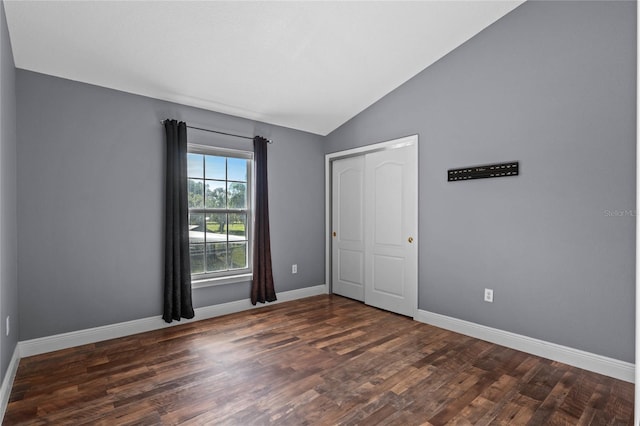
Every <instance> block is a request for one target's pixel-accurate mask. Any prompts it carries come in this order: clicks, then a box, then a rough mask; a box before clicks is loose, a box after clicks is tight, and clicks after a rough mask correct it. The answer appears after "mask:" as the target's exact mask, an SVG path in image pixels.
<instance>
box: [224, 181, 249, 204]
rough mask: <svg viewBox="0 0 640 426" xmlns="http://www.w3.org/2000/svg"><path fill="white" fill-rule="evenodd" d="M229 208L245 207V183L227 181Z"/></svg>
mask: <svg viewBox="0 0 640 426" xmlns="http://www.w3.org/2000/svg"><path fill="white" fill-rule="evenodd" d="M228 186H229V188H228V191H229V208H230V209H244V208H246V207H247V195H246V194H247V184H246V183H238V182H229V183H228Z"/></svg>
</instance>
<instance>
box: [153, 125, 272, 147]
mask: <svg viewBox="0 0 640 426" xmlns="http://www.w3.org/2000/svg"><path fill="white" fill-rule="evenodd" d="M164 122H165V120H160V124H164ZM187 129H194V130H202V131H203V132H210V133H218V134H220V135H226V136H233V137H236V138H242V139H250V140H253V137H251V136H242V135H234V134H233V133H225V132H220V131H218V130H211V129H203V128H202V127H194V126H189V125H187ZM265 139H267V138H265ZM267 143H273V141H272V140H271V139H267Z"/></svg>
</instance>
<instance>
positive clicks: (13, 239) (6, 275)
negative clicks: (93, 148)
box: [0, 3, 18, 381]
mask: <svg viewBox="0 0 640 426" xmlns="http://www.w3.org/2000/svg"><path fill="white" fill-rule="evenodd" d="M16 143H17V140H16V72H15V67H14V65H13V53H12V52H11V45H10V43H9V32H8V30H7V21H6V19H5V14H4V3H0V381H1V380H2V379H4V375H5V373H6V371H7V367H8V365H9V361H11V356H12V355H13V351H14V349H15V347H16V344H17V343H18V259H17V234H16V228H17V223H18V219H17V209H16V199H17V192H16V188H17V187H16V174H17V172H16ZM7 316H10V317H11V325H10V334H9V336H8V337H7V334H6V328H5V319H6V318H7Z"/></svg>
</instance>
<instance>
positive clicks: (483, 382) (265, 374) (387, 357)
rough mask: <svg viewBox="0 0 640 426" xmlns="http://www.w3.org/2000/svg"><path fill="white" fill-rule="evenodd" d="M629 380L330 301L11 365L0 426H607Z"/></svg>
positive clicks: (625, 398)
mask: <svg viewBox="0 0 640 426" xmlns="http://www.w3.org/2000/svg"><path fill="white" fill-rule="evenodd" d="M632 416H633V385H632V384H630V383H626V382H622V381H619V380H615V379H612V378H609V377H605V376H601V375H598V374H595V373H590V372H587V371H584V370H580V369H578V368H574V367H571V366H568V365H565V364H561V363H558V362H553V361H549V360H547V359H543V358H539V357H535V356H532V355H527V354H525V353H522V352H518V351H515V350H512V349H508V348H505V347H501V346H497V345H494V344H491V343H487V342H484V341H482V340H478V339H474V338H471V337H466V336H463V335H460V334H456V333H452V332H449V331H445V330H442V329H439V328H436V327H431V326H429V325H425V324H422V323H419V322H416V321H412V320H411V319H409V318H406V317H402V316H399V315H395V314H392V313H389V312H385V311H381V310H378V309H375V308H371V307H368V306H366V305H363V304H361V303H358V302H355V301H352V300H349V299H345V298H342V297H339V296H317V297H312V298H308V299H302V300H298V301H294V302H287V303H282V304H278V305H273V306H270V307H266V308H262V309H256V310H252V311H248V312H244V313H238V314H233V315H228V316H224V317H219V318H213V319H209V320H204V321H198V322H192V323H188V324H184V325H180V326H177V327H172V328H167V329H163V330H159V331H154V332H149V333H144V334H139V335H135V336H130V337H125V338H120V339H114V340H110V341H106V342H101V343H96V344H91V345H85V346H80V347H77V348H72V349H66V350H62V351H58V352H53V353H49V354H44V355H39V356H34V357H30V358H24V359H22V360H21V361H20V366H19V369H18V373H17V377H16V379H15V383H14V386H13V390H12V392H11V398H10V403H9V406H8V409H7V413H6V416H5V420H4V424H7V425H15V424H29V425H39V424H68V425H79V424H91V425H101V424H103V425H125V424H127V425H128V424H131V425H133V424H135V425H143V424H150V425H156V424H167V425H173V424H192V425H202V424H216V425H218V424H222V425H226V424H234V425H235V424H237V425H254V424H257V425H266V424H282V425H316V424H317V425H333V424H345V425H356V424H363V425H373V424H397V425H411V424H424V425H444V424H451V425H489V424H491V425H493V424H496V425H500V424H503V425H524V424H530V425H574V424H580V425H587V424H592V425H618V424H625V425H626V424H632Z"/></svg>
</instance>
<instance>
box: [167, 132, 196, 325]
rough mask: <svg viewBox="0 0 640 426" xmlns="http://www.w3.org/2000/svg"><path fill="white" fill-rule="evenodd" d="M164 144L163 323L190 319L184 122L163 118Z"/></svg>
mask: <svg viewBox="0 0 640 426" xmlns="http://www.w3.org/2000/svg"><path fill="white" fill-rule="evenodd" d="M164 129H165V134H166V143H167V158H166V161H167V163H166V171H165V173H166V188H165V190H166V199H165V233H164V238H165V249H164V313H163V315H162V318H163V319H164V320H165V321H166V322H171V321H173V320H177V321H180V318H193V316H194V312H193V303H192V301H191V265H190V262H189V206H188V201H187V200H188V198H187V124H186V123H185V122H182V121H181V122H180V123H178V122H177V121H176V120H165V122H164Z"/></svg>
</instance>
